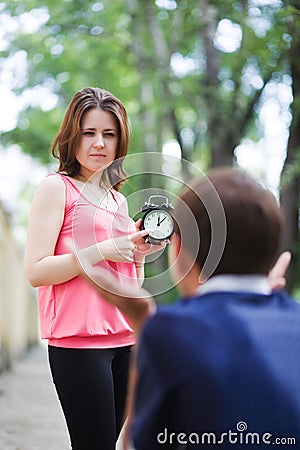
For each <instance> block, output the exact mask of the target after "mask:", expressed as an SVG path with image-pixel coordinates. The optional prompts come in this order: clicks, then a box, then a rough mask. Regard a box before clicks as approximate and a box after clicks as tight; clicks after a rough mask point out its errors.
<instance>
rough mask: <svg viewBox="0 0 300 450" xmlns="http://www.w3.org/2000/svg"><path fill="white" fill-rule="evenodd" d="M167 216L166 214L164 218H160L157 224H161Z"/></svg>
mask: <svg viewBox="0 0 300 450" xmlns="http://www.w3.org/2000/svg"><path fill="white" fill-rule="evenodd" d="M166 218H167V217H166V216H165V217H164V218H163V219H162V220H160V221H159V222H158V223H157V226H160V224H161V223H162V222H163V221H164V220H165V219H166Z"/></svg>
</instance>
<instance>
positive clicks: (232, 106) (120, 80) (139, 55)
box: [0, 0, 300, 369]
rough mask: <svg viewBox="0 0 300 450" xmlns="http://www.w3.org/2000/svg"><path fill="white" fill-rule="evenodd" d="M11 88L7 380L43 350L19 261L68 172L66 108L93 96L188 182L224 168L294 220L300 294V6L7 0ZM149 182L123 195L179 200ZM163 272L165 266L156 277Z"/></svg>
mask: <svg viewBox="0 0 300 450" xmlns="http://www.w3.org/2000/svg"><path fill="white" fill-rule="evenodd" d="M0 80H1V81H0V131H1V144H0V263H1V265H0V369H1V367H8V366H9V365H10V364H11V361H12V359H13V358H14V357H16V356H17V355H18V354H20V353H21V352H22V351H23V350H24V348H26V347H27V346H28V345H31V344H32V343H34V342H36V341H37V340H38V333H37V321H36V303H35V302H36V300H35V292H34V290H32V289H31V288H29V286H28V284H27V282H26V280H25V277H24V273H23V263H22V260H23V249H24V240H25V236H26V221H27V216H28V209H29V205H30V202H31V199H32V195H33V193H34V191H35V189H36V186H37V184H38V183H39V182H40V180H41V179H42V178H43V177H44V176H45V175H46V174H47V173H49V172H51V171H53V170H55V169H56V167H57V164H56V161H55V160H53V159H52V158H51V157H50V154H49V147H50V144H51V141H52V139H53V138H54V135H55V134H56V132H57V130H58V127H59V126H60V122H61V120H62V118H63V114H64V111H65V108H66V105H67V104H68V102H69V101H70V99H71V97H72V95H73V94H74V93H75V92H76V91H78V90H80V89H82V88H83V87H86V86H100V87H103V88H105V89H107V90H110V91H112V92H113V93H114V94H115V95H116V96H117V97H119V98H120V99H121V100H122V101H123V103H124V104H125V106H126V108H127V111H128V114H129V117H130V122H131V127H132V142H131V149H130V153H131V154H134V153H141V152H160V153H162V155H171V156H176V157H177V158H179V161H181V163H180V164H179V166H178V167H176V168H175V169H174V170H175V171H176V174H180V177H181V178H182V179H185V180H187V179H189V178H190V177H191V175H193V174H192V173H191V170H190V168H191V167H193V166H195V167H197V168H199V169H200V170H202V171H204V172H205V171H206V170H207V169H208V168H210V167H212V166H219V165H224V164H226V165H236V166H240V167H242V168H244V169H246V170H247V171H249V172H250V173H251V174H254V175H255V176H256V177H258V178H259V179H260V180H262V182H264V183H265V185H266V186H267V187H268V188H270V189H271V190H272V192H273V193H274V195H275V196H276V197H277V199H278V202H280V204H281V207H282V210H283V212H284V215H285V218H286V230H285V236H284V240H283V249H290V250H292V252H293V261H292V264H291V266H290V269H289V272H288V276H287V287H288V290H289V291H290V292H292V293H293V294H294V295H296V296H297V297H300V295H299V294H300V279H299V270H300V269H299V245H300V244H299V176H300V3H299V1H298V0H286V1H280V0H240V1H230V2H229V1H227V0H211V1H209V0H191V1H188V0H156V1H155V0H124V1H121V0H113V1H110V0H103V1H96V0H93V1H92V0H73V1H72V0H63V1H62V0H9V1H5V2H0ZM186 162H189V163H191V164H187V163H186ZM147 171H149V173H147ZM150 172H151V170H150V167H149V168H148V167H144V170H143V174H142V175H141V176H138V177H134V179H132V180H130V182H129V183H127V185H126V186H125V189H124V193H125V195H130V194H131V193H132V192H135V191H136V190H138V189H142V188H143V187H144V186H145V185H147V186H149V187H156V183H157V184H159V186H158V187H159V188H162V189H169V190H170V191H172V190H173V189H174V187H173V186H172V183H171V182H170V179H169V178H168V177H166V179H165V180H162V179H160V180H159V182H158V181H157V180H156V179H155V176H153V175H151V173H150ZM165 265H166V258H165V256H163V257H162V258H160V259H159V260H158V261H156V262H154V263H153V264H151V265H149V267H148V268H147V271H148V273H150V274H153V273H155V272H159V271H160V270H162V268H163V267H165ZM175 296H176V292H175V291H174V290H171V291H169V292H167V293H166V294H164V296H163V297H161V298H158V301H173V299H174V297H175Z"/></svg>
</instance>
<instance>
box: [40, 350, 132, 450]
mask: <svg viewBox="0 0 300 450" xmlns="http://www.w3.org/2000/svg"><path fill="white" fill-rule="evenodd" d="M130 351H131V346H127V347H119V348H110V349H70V348H60V347H52V346H49V347H48V352H49V363H50V368H51V372H52V377H53V381H54V384H55V387H56V391H57V394H58V397H59V400H60V403H61V406H62V409H63V412H64V415H65V419H66V422H67V427H68V430H69V435H70V439H71V444H72V449H73V450H114V449H115V444H116V441H117V438H118V435H119V433H120V430H121V428H122V424H123V421H124V406H125V401H126V393H127V381H128V368H129V360H130Z"/></svg>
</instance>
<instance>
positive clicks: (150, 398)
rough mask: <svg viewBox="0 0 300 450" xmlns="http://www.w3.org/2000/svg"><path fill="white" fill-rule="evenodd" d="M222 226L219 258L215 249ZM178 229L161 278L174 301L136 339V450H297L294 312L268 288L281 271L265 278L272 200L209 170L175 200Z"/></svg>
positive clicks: (241, 177)
mask: <svg viewBox="0 0 300 450" xmlns="http://www.w3.org/2000/svg"><path fill="white" fill-rule="evenodd" d="M216 193H217V196H218V198H219V199H220V202H219V204H218V205H216V202H215V199H216ZM187 211H188V212H189V214H187ZM190 213H191V215H192V217H193V218H194V221H195V224H196V227H195V229H194V231H197V233H195V232H193V231H192V228H191V220H190ZM224 217H225V219H226V220H225V225H226V241H225V242H223V243H222V242H221V241H220V242H219V247H220V248H219V250H220V249H221V250H222V251H220V252H219V253H220V254H217V253H218V249H216V248H215V249H214V251H213V252H212V251H211V248H212V240H213V238H214V236H215V235H219V234H220V233H221V232H222V230H220V223H224ZM175 220H176V227H175V234H174V236H173V237H172V242H171V245H170V270H171V273H172V276H173V279H174V283H176V285H177V287H178V290H179V291H180V293H181V295H182V299H181V300H179V301H178V302H177V303H176V304H174V305H172V306H169V307H160V308H159V309H158V310H157V312H156V313H155V314H153V315H152V317H150V319H148V320H147V321H146V324H145V325H144V326H143V328H142V331H141V335H140V339H139V345H138V351H137V373H138V382H137V386H136V392H135V406H134V415H133V422H132V427H131V437H132V441H133V444H134V447H135V448H136V450H156V449H161V448H165V449H182V448H184V449H191V450H192V449H196V448H201V449H202V448H211V446H213V445H219V446H220V447H221V448H222V447H223V448H231V446H232V445H236V446H237V448H240V447H243V446H247V445H250V444H251V445H254V446H257V448H261V447H263V446H264V445H269V444H274V445H275V444H276V445H277V448H283V447H286V445H287V444H288V443H289V445H299V443H300V358H299V354H300V305H299V304H298V303H297V302H296V301H294V300H293V299H292V298H290V297H289V296H288V295H287V294H286V293H285V292H284V291H282V290H274V289H273V290H271V289H272V288H274V286H275V287H276V285H277V287H280V286H281V285H282V280H281V279H280V276H278V274H276V273H275V272H276V270H277V269H278V265H277V266H276V267H277V269H275V272H274V271H271V268H272V267H273V265H274V262H275V259H276V257H277V254H278V249H279V245H280V240H281V234H282V228H283V220H282V217H281V213H280V210H279V208H278V205H277V203H276V200H275V198H274V197H273V195H272V194H271V193H270V192H268V191H267V190H266V189H264V188H263V187H262V186H261V185H260V184H259V183H258V182H257V181H255V180H254V179H253V178H251V177H250V176H248V175H246V174H245V173H243V172H241V171H238V170H234V169H228V168H221V169H215V170H213V171H211V172H209V173H208V174H207V177H203V178H201V179H197V180H195V181H194V182H193V183H192V184H191V185H190V186H188V187H187V189H186V190H185V191H184V192H183V193H182V195H181V196H180V201H179V202H178V204H177V205H176V206H175ZM215 230H217V233H216V232H215ZM223 231H224V230H223ZM283 258H287V261H285V262H283V264H282V261H281V264H282V267H284V265H285V263H286V264H288V255H287V254H285V255H283ZM284 270H285V269H283V270H281V274H283V273H284ZM279 273H280V270H279ZM274 277H275V284H274ZM278 280H279V282H278ZM106 283H107V281H106ZM95 287H96V288H97V289H99V290H100V291H101V292H102V295H103V290H101V289H102V288H100V287H99V286H98V287H97V286H95ZM105 288H106V289H108V290H109V286H108V285H107V284H106V286H105ZM100 291H99V292H100ZM130 295H131V294H130V292H128V293H126V294H125V295H124V297H126V298H125V300H126V301H125V302H123V303H122V302H119V306H120V307H121V308H122V309H123V310H124V309H125V310H126V308H127V302H128V305H131V306H130V308H131V310H129V309H128V312H129V316H130V315H131V313H132V309H134V307H133V305H135V304H136V305H139V302H138V299H137V298H136V297H137V295H132V297H135V298H134V300H132V302H135V303H132V302H131V303H130ZM141 296H142V295H141ZM107 298H108V299H109V301H112V302H115V304H117V303H118V299H117V295H115V294H111V293H108V294H107ZM116 299H117V300H116ZM123 300H124V299H123ZM140 300H141V303H140V305H142V304H144V310H142V307H141V306H140V308H141V311H142V312H143V318H144V317H145V316H146V312H145V311H146V306H145V302H144V303H143V302H142V299H140ZM128 308H129V306H128ZM125 312H126V311H125ZM136 317H137V316H134V319H135V320H136ZM140 326H141V321H140V322H138V327H140Z"/></svg>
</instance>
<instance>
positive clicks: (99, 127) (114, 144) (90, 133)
mask: <svg viewBox="0 0 300 450" xmlns="http://www.w3.org/2000/svg"><path fill="white" fill-rule="evenodd" d="M118 141H119V136H118V127H117V122H116V119H115V117H114V115H113V114H112V113H110V112H107V111H103V110H102V109H98V108H94V109H90V110H89V111H88V112H87V113H86V114H85V115H84V116H83V120H82V128H81V139H80V143H79V146H78V149H77V152H76V159H77V161H78V162H79V164H80V166H81V167H80V174H81V175H82V176H84V177H85V178H86V179H89V178H90V177H91V176H92V175H93V174H94V173H95V172H98V171H101V170H103V169H104V168H106V167H108V166H109V165H110V164H111V163H112V162H113V161H114V159H115V157H116V154H117V148H118Z"/></svg>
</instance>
